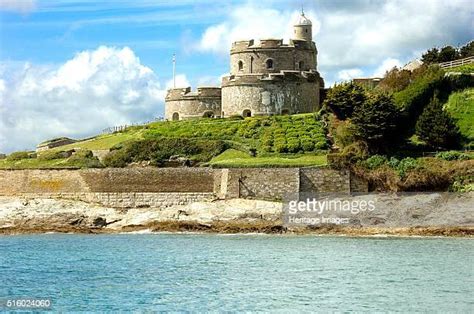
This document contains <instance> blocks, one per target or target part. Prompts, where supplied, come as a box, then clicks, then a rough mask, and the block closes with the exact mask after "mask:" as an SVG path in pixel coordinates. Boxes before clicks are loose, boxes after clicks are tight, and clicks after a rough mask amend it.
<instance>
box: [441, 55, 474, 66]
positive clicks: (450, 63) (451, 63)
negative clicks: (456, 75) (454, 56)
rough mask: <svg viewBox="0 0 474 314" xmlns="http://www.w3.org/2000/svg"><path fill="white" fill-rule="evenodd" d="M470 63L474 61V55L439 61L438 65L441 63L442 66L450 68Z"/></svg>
mask: <svg viewBox="0 0 474 314" xmlns="http://www.w3.org/2000/svg"><path fill="white" fill-rule="evenodd" d="M469 63H474V57H467V58H464V59H458V60H453V61H448V62H442V63H438V65H439V67H440V68H443V69H450V68H454V67H457V66H460V65H465V64H469Z"/></svg>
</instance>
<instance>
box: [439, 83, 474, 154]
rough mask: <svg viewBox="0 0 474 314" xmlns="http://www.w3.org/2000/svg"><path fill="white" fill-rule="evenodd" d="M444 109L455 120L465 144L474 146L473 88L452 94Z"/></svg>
mask: <svg viewBox="0 0 474 314" xmlns="http://www.w3.org/2000/svg"><path fill="white" fill-rule="evenodd" d="M444 108H445V110H447V112H448V113H449V114H450V115H451V116H452V117H453V118H454V119H456V124H457V125H458V127H459V130H460V131H461V134H462V136H463V137H464V138H465V139H466V140H467V144H470V146H474V88H468V89H465V90H463V91H461V92H455V93H452V94H451V95H450V96H449V99H448V102H447V103H446V104H445V105H444Z"/></svg>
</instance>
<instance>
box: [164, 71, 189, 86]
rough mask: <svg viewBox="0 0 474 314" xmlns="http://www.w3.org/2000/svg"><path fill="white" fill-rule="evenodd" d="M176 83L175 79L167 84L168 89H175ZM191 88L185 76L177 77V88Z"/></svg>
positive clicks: (178, 75)
mask: <svg viewBox="0 0 474 314" xmlns="http://www.w3.org/2000/svg"><path fill="white" fill-rule="evenodd" d="M173 85H174V81H173V79H171V80H169V81H167V82H166V89H170V88H173ZM188 86H191V84H190V83H189V81H188V79H187V78H186V75H185V74H177V75H176V88H182V87H188Z"/></svg>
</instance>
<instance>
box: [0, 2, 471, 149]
mask: <svg viewBox="0 0 474 314" xmlns="http://www.w3.org/2000/svg"><path fill="white" fill-rule="evenodd" d="M302 5H303V6H304V8H305V12H306V15H307V16H308V17H309V18H310V19H311V20H312V21H313V24H314V26H313V32H314V38H313V39H314V41H315V42H316V45H317V47H318V50H319V55H318V62H319V63H318V70H319V71H320V72H321V74H322V75H323V77H324V78H325V81H326V85H331V84H333V83H334V82H338V81H342V80H348V79H351V78H353V77H364V76H373V75H382V74H383V73H384V72H385V70H387V69H390V68H391V67H393V66H401V65H403V64H405V63H406V62H408V61H410V60H412V59H413V58H416V57H419V56H420V55H421V53H422V52H423V51H424V50H426V49H427V48H430V47H433V46H443V45H446V44H451V45H460V44H464V43H466V42H467V41H469V40H471V39H472V38H473V37H474V36H473V5H472V3H471V2H470V1H468V0H451V1H441V0H439V1H437V0H418V1H413V0H392V1H383V0H379V1H373V0H358V1H345V0H320V1H305V0H303V1H278V0H273V1H265V0H260V1H205V0H197V1H190V0H183V1H181V0H176V1H163V0H153V1H152V0H135V1H132V0H118V1H91V0H55V1H53V0H0V152H10V151H13V150H20V149H33V148H34V146H35V145H36V144H37V143H38V142H40V141H42V140H45V139H48V138H51V137H56V136H71V137H84V136H89V135H92V134H95V133H97V132H99V131H100V130H102V129H104V128H106V127H108V126H111V125H120V124H128V123H134V122H143V121H147V120H151V119H153V118H154V117H157V116H160V115H162V114H163V104H164V95H165V93H166V88H167V87H170V86H171V85H170V84H171V80H172V63H171V58H172V54H173V53H176V55H177V73H178V77H177V81H178V84H179V85H180V86H185V85H192V86H193V87H195V86H197V85H217V84H219V81H220V77H221V76H222V75H223V74H225V73H227V72H228V68H229V65H228V50H229V47H230V44H231V42H232V41H234V40H239V39H250V38H255V39H258V38H269V37H273V38H275V37H276V38H284V39H285V40H287V39H288V37H289V36H290V34H291V25H292V23H293V21H294V20H295V19H296V18H297V16H298V14H299V11H300V9H301V6H302Z"/></svg>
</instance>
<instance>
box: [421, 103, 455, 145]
mask: <svg viewBox="0 0 474 314" xmlns="http://www.w3.org/2000/svg"><path fill="white" fill-rule="evenodd" d="M416 135H418V137H419V138H420V139H422V140H423V141H425V142H426V143H427V144H428V145H430V146H431V147H433V148H436V149H438V148H452V147H456V146H457V144H458V142H459V130H458V127H457V126H456V124H455V123H454V121H453V119H452V118H451V117H450V116H449V115H448V114H447V113H446V112H444V111H443V106H442V104H441V102H440V101H439V99H438V97H436V96H435V97H433V98H432V99H431V101H430V103H429V104H428V105H427V106H426V107H425V109H424V110H423V112H422V113H421V115H420V117H419V118H418V121H417V122H416Z"/></svg>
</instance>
